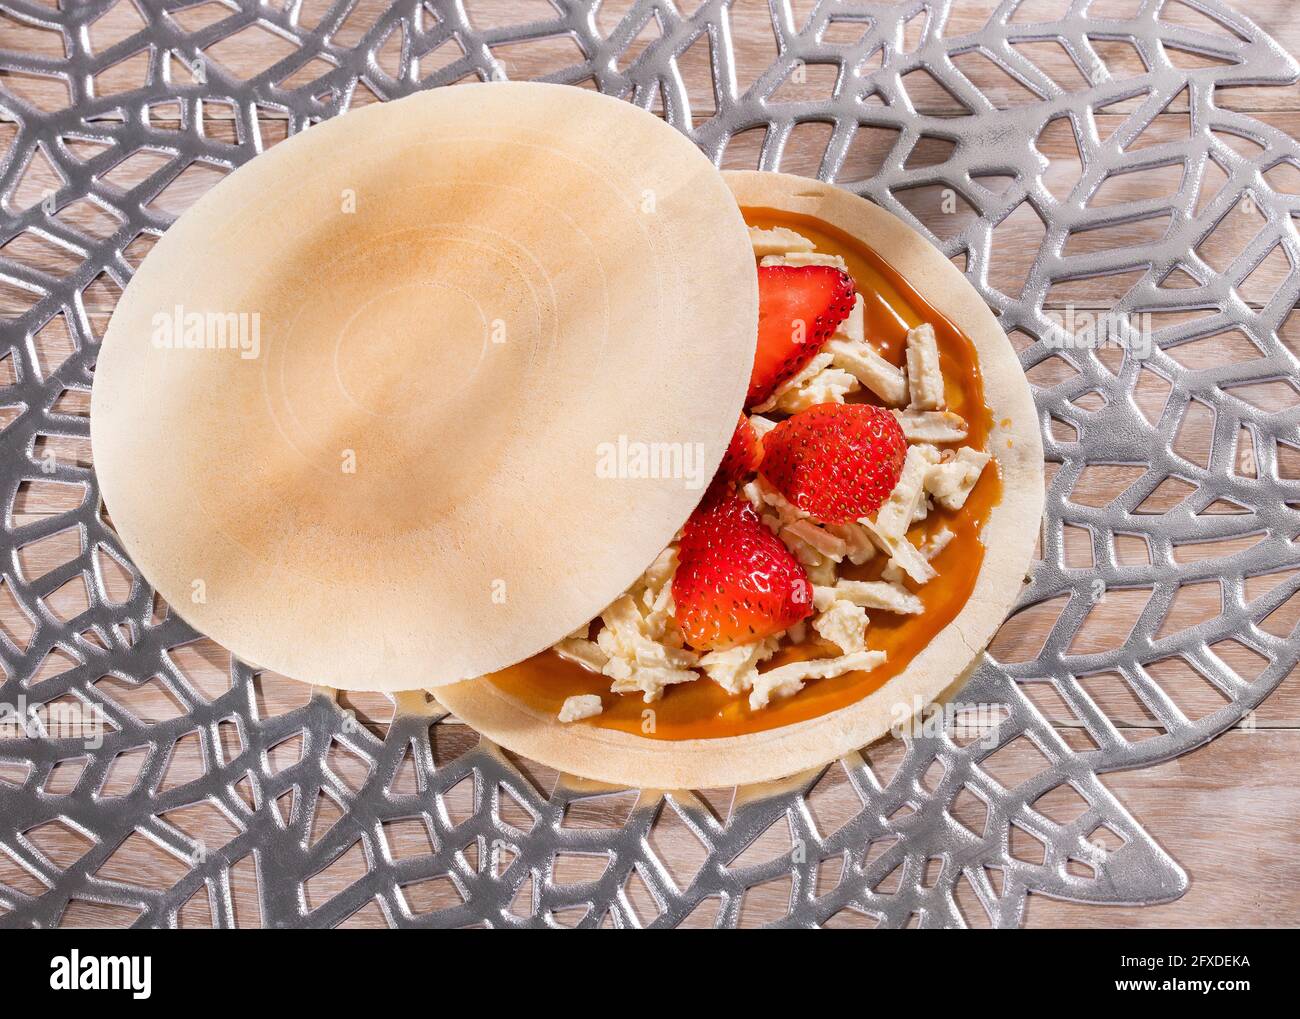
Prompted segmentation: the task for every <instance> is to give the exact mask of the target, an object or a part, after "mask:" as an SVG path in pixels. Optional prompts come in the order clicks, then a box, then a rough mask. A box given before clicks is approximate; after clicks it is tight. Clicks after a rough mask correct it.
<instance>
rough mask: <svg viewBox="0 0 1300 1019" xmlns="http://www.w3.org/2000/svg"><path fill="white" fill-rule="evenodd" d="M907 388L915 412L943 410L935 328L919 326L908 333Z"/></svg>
mask: <svg viewBox="0 0 1300 1019" xmlns="http://www.w3.org/2000/svg"><path fill="white" fill-rule="evenodd" d="M907 386H908V391H909V392H910V393H911V396H912V400H911V403H910V404H909V405H908V406H910V407H911V408H913V409H915V410H943V408H944V395H943V371H942V370H941V369H940V368H939V344H938V342H937V341H936V340H935V338H934V326H932V325H930V323H929V322H922V323H921V324H920V325H919V326H915V327H913V328H911V329H909V330H908V331H907Z"/></svg>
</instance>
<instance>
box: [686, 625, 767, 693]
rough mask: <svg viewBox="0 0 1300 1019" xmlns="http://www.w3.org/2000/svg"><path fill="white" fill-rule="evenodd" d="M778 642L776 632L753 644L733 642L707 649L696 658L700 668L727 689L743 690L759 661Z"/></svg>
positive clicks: (748, 687)
mask: <svg viewBox="0 0 1300 1019" xmlns="http://www.w3.org/2000/svg"><path fill="white" fill-rule="evenodd" d="M780 644H781V640H780V634H777V635H774V636H771V637H766V638H764V639H763V640H760V641H757V642H755V643H753V644H737V645H736V646H735V647H732V648H727V649H726V650H725V651H710V652H709V653H708V654H707V655H705V656H704V657H703V658H701V659H700V668H701V669H703V670H704V673H705V675H707V676H708V677H709V679H711V680H713V681H714V682H715V683H717V684H718V686H720V687H722V688H723V689H724V690H726V691H727V692H728V693H733V694H740V693H744V692H745V691H746V690H748V689H750V688H751V687H752V686H753V685H754V678H755V677H756V676H757V675H758V666H759V663H760V662H765V661H767V660H768V659H769V658H771V657H772V656H773V655H774V654H776V649H777V648H778V647H779V646H780Z"/></svg>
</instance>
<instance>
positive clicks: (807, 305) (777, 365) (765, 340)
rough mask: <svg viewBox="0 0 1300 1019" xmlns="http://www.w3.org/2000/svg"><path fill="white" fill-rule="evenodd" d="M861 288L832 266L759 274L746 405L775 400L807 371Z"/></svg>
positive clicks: (786, 267)
mask: <svg viewBox="0 0 1300 1019" xmlns="http://www.w3.org/2000/svg"><path fill="white" fill-rule="evenodd" d="M856 294H857V289H856V288H855V287H854V285H853V280H852V279H851V278H850V277H849V276H848V274H847V273H844V272H841V271H840V270H839V269H836V268H835V267H834V266H830V265H769V266H760V267H759V270H758V349H757V351H756V352H755V354H754V370H753V373H752V374H751V375H750V377H749V395H748V396H746V397H745V406H746V407H752V406H754V405H755V404H759V403H762V402H763V401H764V400H766V399H767V398H768V397H770V396H771V395H772V394H773V393H774V392H775V391H776V387H777V386H779V385H781V383H782V382H785V381H786V380H787V379H789V378H792V377H793V376H794V375H795V374H797V373H798V372H799V371H800V369H802V368H803V366H804V365H806V364H807V363H808V362H809V361H811V360H812V359H813V357H814V356H815V355H816V354H817V352H818V351H819V350H821V349H822V347H823V346H825V344H826V341H827V340H829V339H830V338H831V334H832V333H834V332H835V327H836V326H837V325H839V324H840V323H841V322H843V321H844V320H845V319H846V318H848V315H849V312H850V311H852V310H853V299H854V297H855V296H856Z"/></svg>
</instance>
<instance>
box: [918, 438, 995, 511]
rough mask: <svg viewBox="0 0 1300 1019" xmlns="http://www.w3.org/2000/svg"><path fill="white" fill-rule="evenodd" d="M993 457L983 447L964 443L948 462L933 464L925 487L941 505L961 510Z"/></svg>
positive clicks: (926, 476) (927, 474)
mask: <svg viewBox="0 0 1300 1019" xmlns="http://www.w3.org/2000/svg"><path fill="white" fill-rule="evenodd" d="M990 459H992V458H991V457H990V456H989V454H988V453H985V452H984V451H983V450H979V449H971V448H970V447H969V446H963V447H962V448H961V449H959V450H957V455H956V456H955V457H953V458H952V459H951V460H948V461H947V462H945V463H936V464H933V465H931V467H930V469H929V470H928V471H927V472H926V475H925V488H926V491H928V492H929V493H930V494H931V495H933V496H934V499H935V501H936V502H937V503H939V505H940V506H942V507H944V508H945V509H950V510H959V509H961V508H962V507H963V506H965V505H966V497H967V496H969V495H970V493H971V489H973V488H974V487H975V483H976V482H977V481H979V479H980V475H981V474H982V473H984V468H985V466H986V465H987V464H988V462H989V460H990Z"/></svg>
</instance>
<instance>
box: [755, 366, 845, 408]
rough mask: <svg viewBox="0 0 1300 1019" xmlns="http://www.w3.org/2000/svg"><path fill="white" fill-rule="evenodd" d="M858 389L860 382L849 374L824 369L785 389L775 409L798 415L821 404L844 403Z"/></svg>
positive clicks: (833, 369)
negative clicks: (846, 397) (845, 398)
mask: <svg viewBox="0 0 1300 1019" xmlns="http://www.w3.org/2000/svg"><path fill="white" fill-rule="evenodd" d="M858 388H859V386H858V380H857V379H856V378H855V377H854V376H852V375H850V374H849V373H848V372H846V371H842V370H841V369H839V368H823V369H822V370H821V371H819V372H818V373H817V374H816V375H814V376H812V377H811V378H809V379H807V380H805V381H804V382H801V383H800V384H799V385H797V386H794V387H791V388H787V389H783V390H782V391H781V393H780V394H779V395H778V396H776V397H775V399H776V407H775V409H776V410H779V411H781V412H782V413H783V414H798V413H799V412H800V411H801V410H807V409H808V408H809V407H816V406H817V405H818V404H819V403H843V402H844V397H845V396H847V395H848V394H849V393H852V392H855V391H856V390H857V389H858Z"/></svg>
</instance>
